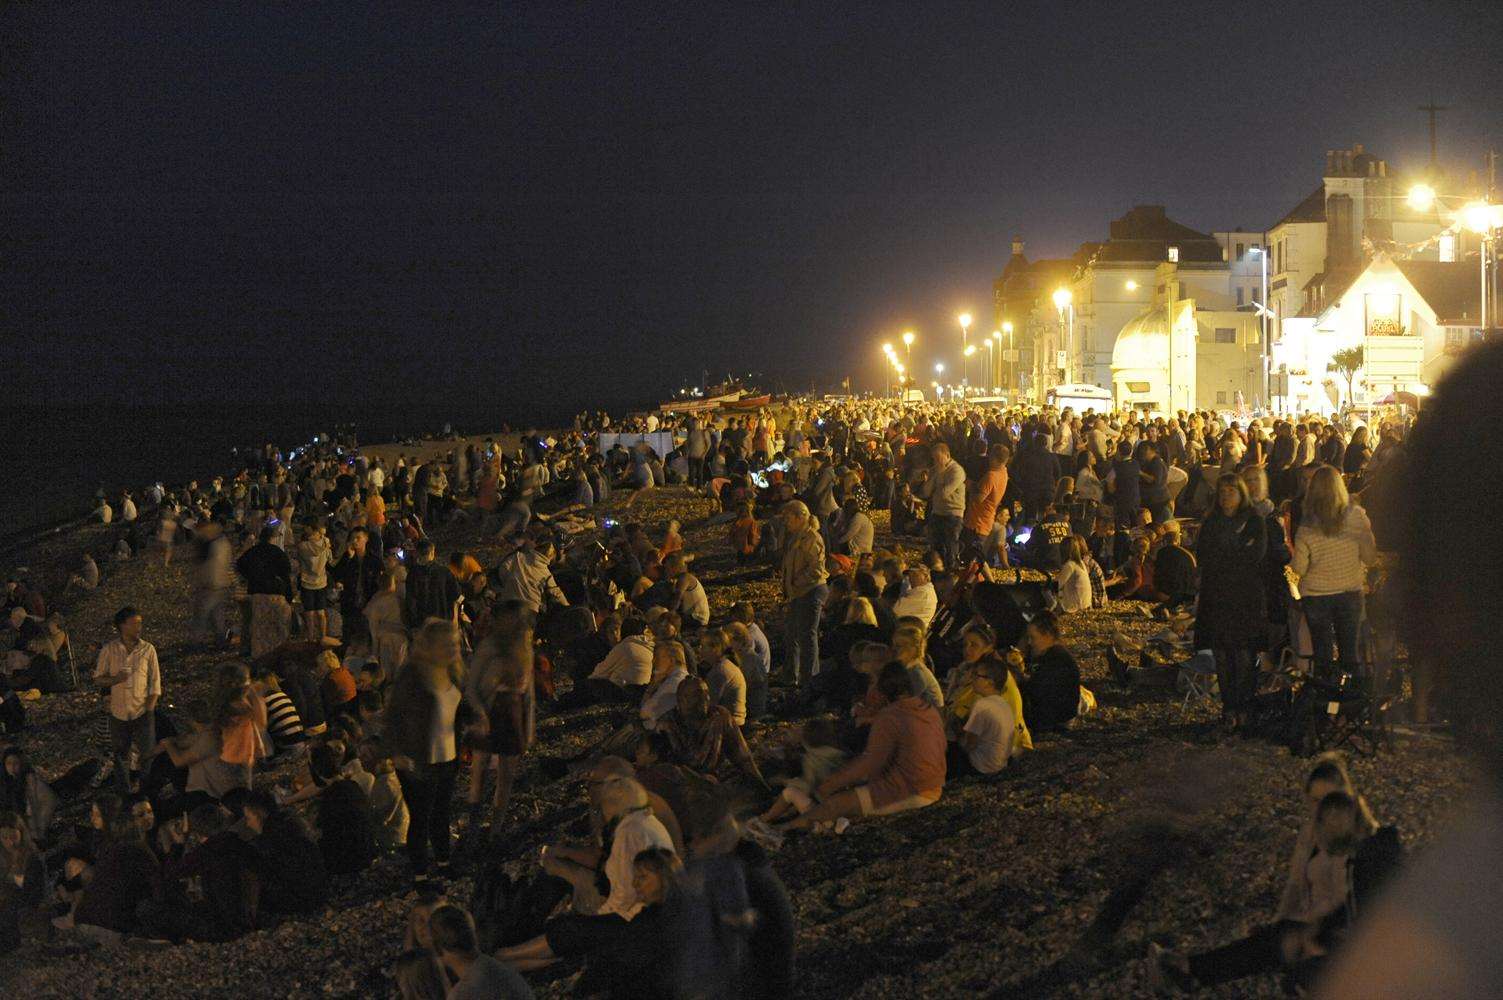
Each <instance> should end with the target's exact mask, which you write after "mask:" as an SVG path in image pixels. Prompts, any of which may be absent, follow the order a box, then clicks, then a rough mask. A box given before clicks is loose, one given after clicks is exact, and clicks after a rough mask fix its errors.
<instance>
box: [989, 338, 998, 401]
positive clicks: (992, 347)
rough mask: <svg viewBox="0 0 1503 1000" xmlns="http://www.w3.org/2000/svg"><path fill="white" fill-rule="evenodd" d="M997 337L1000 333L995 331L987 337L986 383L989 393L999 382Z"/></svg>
mask: <svg viewBox="0 0 1503 1000" xmlns="http://www.w3.org/2000/svg"><path fill="white" fill-rule="evenodd" d="M997 339H998V335H997V333H996V332H995V331H993V332H992V335H991V336H990V337H987V338H986V385H987V394H988V395H990V393H991V390H992V389H993V388H994V387H995V386H996V384H997Z"/></svg>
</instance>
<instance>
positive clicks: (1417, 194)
mask: <svg viewBox="0 0 1503 1000" xmlns="http://www.w3.org/2000/svg"><path fill="white" fill-rule="evenodd" d="M1405 201H1407V202H1408V203H1409V207H1410V208H1412V209H1414V210H1415V211H1416V212H1428V211H1430V209H1431V208H1433V207H1435V189H1434V188H1433V187H1431V186H1430V185H1428V184H1416V185H1414V187H1412V188H1410V189H1409V196H1408V197H1407V198H1406V199H1405Z"/></svg>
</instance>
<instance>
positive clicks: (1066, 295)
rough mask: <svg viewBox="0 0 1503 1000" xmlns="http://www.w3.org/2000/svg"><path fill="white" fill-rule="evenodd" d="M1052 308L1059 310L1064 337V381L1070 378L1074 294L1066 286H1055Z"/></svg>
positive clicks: (1073, 334)
mask: <svg viewBox="0 0 1503 1000" xmlns="http://www.w3.org/2000/svg"><path fill="white" fill-rule="evenodd" d="M1054 308H1055V309H1057V310H1059V325H1060V332H1061V333H1063V334H1064V339H1065V364H1064V371H1065V374H1064V379H1065V381H1066V382H1069V381H1070V380H1071V379H1070V348H1071V346H1072V344H1071V341H1073V340H1074V339H1075V296H1074V294H1072V293H1071V291H1070V290H1069V289H1068V288H1065V287H1063V286H1061V287H1059V288H1056V289H1055V290H1054ZM1067 310H1068V312H1069V314H1070V325H1069V328H1068V330H1066V328H1065V313H1066V311H1067Z"/></svg>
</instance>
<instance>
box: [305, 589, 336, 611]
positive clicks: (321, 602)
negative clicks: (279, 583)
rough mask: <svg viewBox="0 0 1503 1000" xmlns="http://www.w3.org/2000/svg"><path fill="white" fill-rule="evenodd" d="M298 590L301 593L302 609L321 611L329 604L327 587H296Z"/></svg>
mask: <svg viewBox="0 0 1503 1000" xmlns="http://www.w3.org/2000/svg"><path fill="white" fill-rule="evenodd" d="M298 592H299V593H301V594H302V595H303V610H304V611H305V612H306V611H323V610H325V609H327V608H328V606H329V597H328V594H329V588H328V587H319V588H318V589H317V590H309V589H308V588H307V587H298Z"/></svg>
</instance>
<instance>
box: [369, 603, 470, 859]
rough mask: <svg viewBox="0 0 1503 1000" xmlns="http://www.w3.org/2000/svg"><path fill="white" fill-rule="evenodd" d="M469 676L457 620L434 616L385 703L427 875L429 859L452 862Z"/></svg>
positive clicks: (412, 848)
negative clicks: (459, 732) (460, 729)
mask: <svg viewBox="0 0 1503 1000" xmlns="http://www.w3.org/2000/svg"><path fill="white" fill-rule="evenodd" d="M463 682H464V659H463V656H462V654H461V652H460V645H459V632H458V630H457V629H456V628H455V627H454V625H453V623H451V622H447V621H430V622H428V623H427V624H426V625H424V626H423V627H422V628H420V629H419V630H418V633H417V635H416V636H415V637H414V638H413V642H412V652H411V654H410V655H409V656H408V658H407V666H406V667H404V668H403V670H402V672H401V673H400V674H398V675H397V679H396V681H395V682H394V683H393V684H392V688H391V694H390V697H389V699H388V700H387V703H386V716H385V721H384V722H383V725H382V732H383V733H384V734H385V737H386V741H387V745H388V746H389V747H390V748H391V754H392V762H393V763H394V764H395V765H396V768H397V781H398V782H399V783H400V784H401V786H402V797H403V799H405V800H406V802H407V809H408V813H409V814H410V816H411V820H410V822H409V824H408V827H407V858H408V861H409V862H410V864H411V866H412V869H413V873H414V874H415V875H422V874H425V873H426V872H427V870H428V865H429V862H430V860H436V861H437V862H438V863H439V864H440V865H444V866H446V865H447V864H448V862H449V850H450V846H451V845H450V839H449V813H450V807H451V804H452V802H453V799H454V782H455V779H456V778H457V776H458V774H459V747H458V741H457V740H456V739H455V731H456V727H457V726H459V725H461V721H462V720H461V717H460V708H461V704H462V702H463V700H464V695H463V687H462V685H463ZM467 714H468V713H467Z"/></svg>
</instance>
